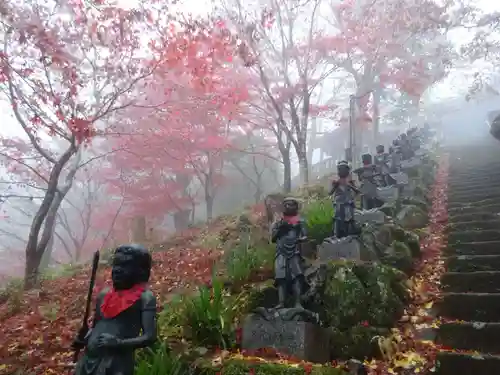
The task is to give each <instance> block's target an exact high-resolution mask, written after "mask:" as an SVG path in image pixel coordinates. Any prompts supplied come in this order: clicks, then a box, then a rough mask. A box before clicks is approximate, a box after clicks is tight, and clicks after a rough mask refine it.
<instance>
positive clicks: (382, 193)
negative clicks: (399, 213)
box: [377, 186, 399, 203]
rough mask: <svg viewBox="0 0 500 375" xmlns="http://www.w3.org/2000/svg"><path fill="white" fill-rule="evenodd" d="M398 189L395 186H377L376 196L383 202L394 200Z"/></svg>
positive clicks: (397, 194)
mask: <svg viewBox="0 0 500 375" xmlns="http://www.w3.org/2000/svg"><path fill="white" fill-rule="evenodd" d="M398 196H399V191H398V188H397V187H396V186H386V187H379V188H377V198H378V199H380V200H381V201H382V202H384V203H390V202H395V201H396V200H397V199H398Z"/></svg>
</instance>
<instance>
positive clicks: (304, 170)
mask: <svg viewBox="0 0 500 375" xmlns="http://www.w3.org/2000/svg"><path fill="white" fill-rule="evenodd" d="M299 147H300V151H299V150H298V151H297V158H298V159H299V173H300V181H301V182H302V184H303V185H307V184H309V163H308V161H307V150H306V143H305V142H300V144H299Z"/></svg>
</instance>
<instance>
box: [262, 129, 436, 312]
mask: <svg viewBox="0 0 500 375" xmlns="http://www.w3.org/2000/svg"><path fill="white" fill-rule="evenodd" d="M429 135H430V134H429V129H428V127H424V128H422V129H417V128H412V129H410V130H408V132H406V133H404V134H402V135H401V136H400V137H399V138H398V139H397V140H395V141H394V142H393V146H392V147H391V149H390V153H385V148H384V146H383V145H379V146H377V155H376V156H375V163H373V162H372V156H371V155H370V154H365V155H363V156H362V160H363V166H362V167H361V168H359V169H356V170H355V171H354V172H355V173H356V174H357V175H358V176H359V180H360V182H361V188H360V189H358V187H357V186H356V185H355V183H354V182H353V180H352V178H351V167H350V166H349V164H348V163H347V162H346V161H341V162H339V163H338V164H337V175H338V179H336V180H334V181H333V182H332V187H331V189H330V191H329V195H331V196H333V204H334V207H335V213H334V217H333V222H334V226H333V227H334V228H333V235H334V236H335V237H336V238H337V239H340V238H343V237H347V236H351V235H358V234H359V233H360V228H359V227H358V225H357V224H356V221H355V219H354V212H355V208H356V207H355V197H356V195H358V194H360V195H362V198H363V199H362V200H363V206H364V207H363V208H364V209H371V208H375V207H376V206H380V205H381V204H380V203H381V202H377V198H376V197H375V196H370V195H368V194H366V193H365V194H364V193H363V185H365V184H373V185H374V186H379V187H387V186H392V185H394V184H395V183H396V181H395V180H394V179H393V178H391V173H398V172H400V169H401V161H402V160H408V159H410V158H412V157H413V156H414V155H415V152H416V151H417V150H418V149H419V148H420V144H421V140H423V139H421V138H425V139H427V138H428V137H429ZM377 178H378V179H377ZM282 210H283V211H282V212H283V217H282V218H281V219H280V220H278V221H276V222H275V223H274V224H273V226H272V228H271V239H272V242H273V243H276V258H275V265H274V277H275V286H276V287H277V289H278V297H279V303H278V305H277V306H276V307H275V309H276V310H279V309H283V308H285V307H286V302H287V301H288V300H289V298H288V297H289V296H290V297H292V304H291V306H292V307H293V308H295V309H302V308H303V307H302V304H301V296H302V292H303V290H304V287H305V277H304V258H303V256H302V254H301V251H300V247H301V246H300V245H301V243H304V242H305V241H307V229H306V225H305V221H304V220H303V218H301V216H300V214H299V202H298V201H297V200H296V199H295V198H291V197H289V198H285V199H284V201H283V207H282Z"/></svg>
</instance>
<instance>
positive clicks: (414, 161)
mask: <svg viewBox="0 0 500 375" xmlns="http://www.w3.org/2000/svg"><path fill="white" fill-rule="evenodd" d="M420 165H421V161H420V158H417V157H414V158H411V159H409V160H403V161H402V162H401V169H402V170H403V171H405V170H407V169H412V168H416V167H419V166H420Z"/></svg>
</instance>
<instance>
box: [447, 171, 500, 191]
mask: <svg viewBox="0 0 500 375" xmlns="http://www.w3.org/2000/svg"><path fill="white" fill-rule="evenodd" d="M498 180H500V173H498V172H497V174H493V175H489V176H486V175H484V174H480V175H470V174H468V173H464V174H461V175H457V174H455V175H451V174H450V177H449V178H448V186H449V188H450V189H451V190H453V189H455V188H459V187H462V188H465V187H471V188H472V187H483V186H484V187H486V186H492V185H493V184H494V183H495V182H497V181H498Z"/></svg>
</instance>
